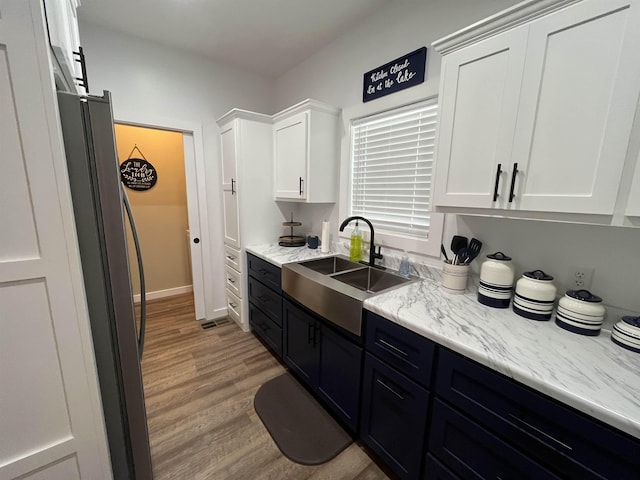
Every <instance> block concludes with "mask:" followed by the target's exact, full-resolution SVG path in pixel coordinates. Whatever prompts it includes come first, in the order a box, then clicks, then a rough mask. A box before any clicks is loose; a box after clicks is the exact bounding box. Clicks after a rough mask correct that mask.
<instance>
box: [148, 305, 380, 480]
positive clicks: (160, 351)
mask: <svg viewBox="0 0 640 480" xmlns="http://www.w3.org/2000/svg"><path fill="white" fill-rule="evenodd" d="M284 371H285V368H284V366H283V365H282V364H281V363H279V362H278V361H277V360H276V359H275V358H274V357H273V356H272V355H271V353H269V351H268V350H267V349H266V348H265V347H264V346H263V345H262V343H260V342H259V341H258V340H257V339H256V338H255V337H254V336H253V335H252V334H247V333H244V332H242V330H240V328H239V327H238V326H237V325H236V324H235V323H234V322H233V321H232V322H230V323H228V324H226V325H222V326H219V327H215V328H212V329H209V330H203V329H202V328H201V327H200V325H199V323H198V322H197V321H196V320H195V315H194V309H193V297H192V296H191V294H185V295H178V296H175V297H169V298H164V299H158V300H154V301H151V302H149V305H148V310H147V332H146V339H145V351H144V356H143V360H142V373H143V381H144V389H145V397H146V406H147V417H148V424H149V437H150V443H151V456H152V463H153V471H154V476H155V479H156V480H166V479H180V480H187V479H188V480H191V479H198V480H204V479H225V480H226V479H239V480H240V479H242V480H244V479H274V480H275V479H278V480H283V479H295V480H302V479H314V480H334V479H335V480H338V479H342V480H347V479H357V480H379V479H388V478H390V477H389V476H387V474H385V472H383V471H382V470H381V469H380V468H379V467H378V465H376V463H374V462H373V461H372V460H371V458H370V457H369V456H368V455H367V453H366V452H365V451H364V450H363V448H362V446H361V445H359V444H358V443H353V444H351V446H349V447H348V448H347V449H346V450H344V451H343V452H342V453H341V454H340V455H338V456H337V457H336V458H334V459H333V460H331V461H330V462H328V463H326V464H323V465H318V466H304V465H299V464H297V463H294V462H291V461H290V460H289V459H287V458H286V457H285V456H283V455H282V454H281V453H280V450H278V447H276V445H275V444H274V442H273V440H272V439H271V437H270V436H269V434H268V433H267V431H266V429H265V428H264V426H263V425H262V422H261V421H260V419H259V418H258V416H257V414H256V413H255V410H254V408H253V397H254V395H255V392H256V390H257V389H258V387H260V385H262V384H263V383H264V382H266V381H267V380H270V379H271V378H273V377H275V376H278V375H280V374H281V373H283V372H284Z"/></svg>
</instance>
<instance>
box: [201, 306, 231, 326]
mask: <svg viewBox="0 0 640 480" xmlns="http://www.w3.org/2000/svg"><path fill="white" fill-rule="evenodd" d="M226 316H227V307H222V308H216V309H215V310H214V311H213V315H212V316H211V318H202V319H200V322H208V321H211V320H218V319H219V318H224V317H226Z"/></svg>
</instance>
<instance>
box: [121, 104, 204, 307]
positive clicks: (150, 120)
mask: <svg viewBox="0 0 640 480" xmlns="http://www.w3.org/2000/svg"><path fill="white" fill-rule="evenodd" d="M114 117H115V118H114V122H115V123H120V124H123V125H134V126H139V127H147V128H155V129H158V130H171V131H177V132H182V133H190V134H191V135H193V146H194V149H195V152H194V153H195V171H196V181H197V195H198V213H199V216H200V240H201V241H200V245H201V247H202V266H203V268H202V281H203V284H204V285H203V286H204V297H205V298H204V299H203V300H204V305H205V312H204V313H205V315H204V316H205V318H207V319H209V318H212V315H213V314H215V310H214V298H213V293H212V292H213V291H214V280H213V272H212V271H211V268H205V266H208V265H212V264H213V263H212V254H211V241H212V238H213V236H212V235H211V230H210V229H209V214H208V201H207V186H206V182H205V178H206V169H205V160H204V144H203V133H202V125H201V124H199V123H195V122H191V121H184V120H180V119H175V118H166V117H160V116H154V115H149V114H147V113H142V114H141V113H140V112H138V111H134V110H132V111H118V112H114ZM185 160H186V158H185ZM190 228H191V226H190ZM205 239H206V240H205Z"/></svg>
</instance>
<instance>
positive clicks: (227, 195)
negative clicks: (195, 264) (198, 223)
mask: <svg viewBox="0 0 640 480" xmlns="http://www.w3.org/2000/svg"><path fill="white" fill-rule="evenodd" d="M236 129H237V125H236V122H235V121H234V122H231V123H230V124H229V125H227V126H226V127H224V128H223V129H222V131H221V133H220V144H221V149H222V153H221V154H222V206H223V220H224V242H225V243H227V244H229V245H233V246H234V247H237V248H240V225H239V223H238V218H239V216H238V190H237V189H238V183H237V156H238V152H237V143H236Z"/></svg>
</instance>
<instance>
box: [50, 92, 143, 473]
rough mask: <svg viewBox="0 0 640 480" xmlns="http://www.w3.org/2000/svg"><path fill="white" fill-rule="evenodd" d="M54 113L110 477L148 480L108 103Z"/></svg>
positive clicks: (69, 103) (65, 100)
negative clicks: (74, 230) (60, 139)
mask: <svg viewBox="0 0 640 480" xmlns="http://www.w3.org/2000/svg"><path fill="white" fill-rule="evenodd" d="M58 105H59V108H60V120H61V124H62V131H63V136H64V145H65V150H66V155H67V165H68V170H69V180H70V185H71V194H72V198H73V208H74V214H75V221H76V227H77V234H78V242H79V246H80V255H81V260H82V270H83V275H84V283H85V289H86V294H87V302H88V308H89V317H90V322H91V333H92V336H93V345H94V351H95V355H96V364H97V370H98V378H99V382H100V393H101V396H102V405H103V409H104V416H105V422H106V430H107V437H108V442H109V449H110V454H111V463H112V467H113V475H114V478H115V479H118V480H121V479H136V480H146V479H151V478H153V474H152V470H151V455H150V451H149V435H148V430H147V416H146V409H145V404H144V390H143V385H142V375H141V367H140V361H139V355H140V353H139V343H138V339H139V337H138V333H137V331H136V330H137V327H136V319H135V313H134V307H133V294H132V289H131V278H130V273H129V261H128V256H127V240H126V234H125V224H124V213H123V212H124V210H123V191H122V186H121V183H120V172H119V169H118V161H117V154H116V148H115V137H114V130H113V115H112V109H111V96H110V94H109V92H104V95H103V96H102V97H95V96H88V97H82V96H78V95H75V94H71V93H65V92H59V93H58Z"/></svg>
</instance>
